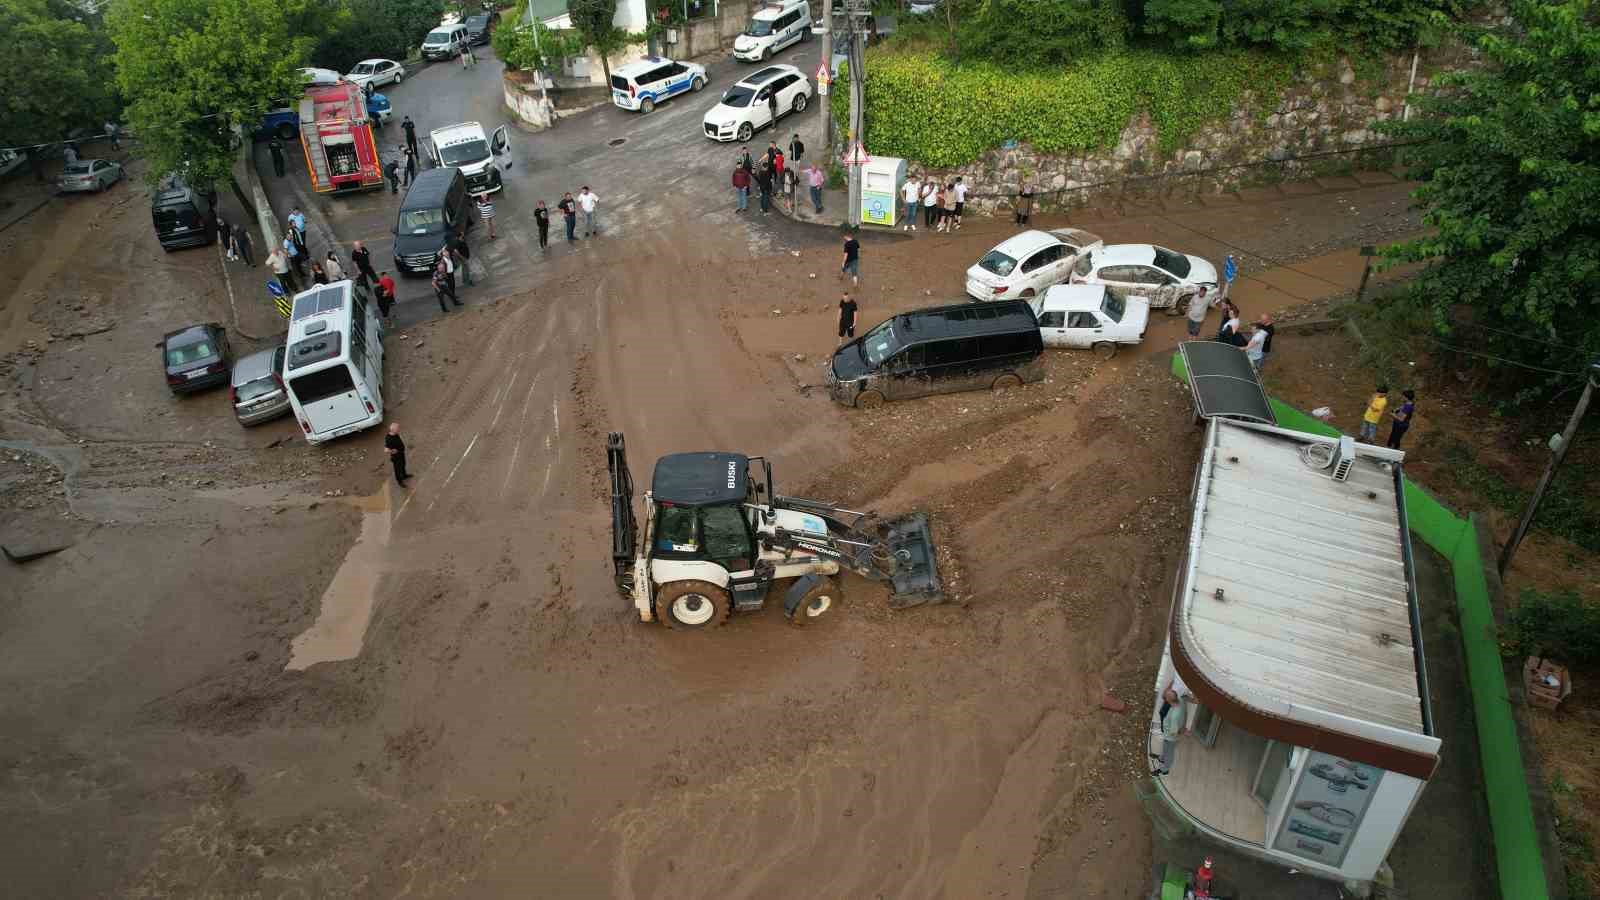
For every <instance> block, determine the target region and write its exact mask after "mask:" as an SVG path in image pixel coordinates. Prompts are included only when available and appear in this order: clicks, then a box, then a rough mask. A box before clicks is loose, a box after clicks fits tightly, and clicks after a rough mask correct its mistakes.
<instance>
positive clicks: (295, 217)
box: [289, 206, 306, 253]
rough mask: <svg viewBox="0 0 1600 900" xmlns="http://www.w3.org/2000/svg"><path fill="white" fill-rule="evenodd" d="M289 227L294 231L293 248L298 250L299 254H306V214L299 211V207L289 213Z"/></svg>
mask: <svg viewBox="0 0 1600 900" xmlns="http://www.w3.org/2000/svg"><path fill="white" fill-rule="evenodd" d="M289 226H290V227H291V228H293V229H294V243H295V246H297V247H299V248H300V252H301V253H304V252H306V214H305V213H303V212H301V211H300V207H298V206H296V207H295V208H294V211H293V212H291V213H289Z"/></svg>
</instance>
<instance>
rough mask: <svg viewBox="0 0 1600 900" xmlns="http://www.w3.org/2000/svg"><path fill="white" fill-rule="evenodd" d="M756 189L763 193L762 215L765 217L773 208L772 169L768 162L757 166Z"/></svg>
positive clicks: (764, 161)
mask: <svg viewBox="0 0 1600 900" xmlns="http://www.w3.org/2000/svg"><path fill="white" fill-rule="evenodd" d="M756 187H757V188H758V189H759V190H760V191H761V214H762V215H763V216H764V215H766V214H767V211H768V210H770V209H771V208H772V167H771V166H769V165H767V161H766V160H762V161H761V164H760V165H758V166H756Z"/></svg>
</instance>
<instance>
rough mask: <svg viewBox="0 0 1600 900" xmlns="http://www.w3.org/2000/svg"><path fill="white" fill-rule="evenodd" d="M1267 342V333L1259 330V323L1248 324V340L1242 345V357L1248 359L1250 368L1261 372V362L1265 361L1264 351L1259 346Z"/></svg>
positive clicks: (1258, 372)
mask: <svg viewBox="0 0 1600 900" xmlns="http://www.w3.org/2000/svg"><path fill="white" fill-rule="evenodd" d="M1266 344H1267V333H1266V332H1265V331H1262V330H1261V326H1260V325H1252V326H1250V340H1249V341H1247V342H1246V343H1245V345H1244V357H1245V359H1248V360H1250V368H1252V369H1255V370H1256V374H1257V375H1260V374H1261V364H1262V363H1263V362H1264V361H1265V359H1266V355H1265V351H1263V350H1262V349H1261V348H1262V347H1265V346H1266Z"/></svg>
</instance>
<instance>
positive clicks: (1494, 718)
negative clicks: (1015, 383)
mask: <svg viewBox="0 0 1600 900" xmlns="http://www.w3.org/2000/svg"><path fill="white" fill-rule="evenodd" d="M1172 373H1173V374H1174V375H1176V376H1177V377H1178V378H1180V379H1183V380H1184V381H1187V380H1188V373H1187V372H1186V371H1185V370H1184V366H1183V357H1182V356H1181V355H1180V354H1177V353H1174V354H1172ZM1269 399H1270V400H1271V402H1272V411H1273V414H1274V415H1276V416H1277V418H1278V425H1279V426H1280V427H1282V428H1287V429H1289V430H1291V431H1299V432H1302V433H1305V434H1315V435H1321V436H1323V437H1334V436H1337V435H1338V434H1339V433H1340V432H1339V430H1338V429H1337V428H1333V427H1332V426H1330V425H1328V424H1327V423H1326V422H1323V421H1321V420H1320V419H1314V418H1312V417H1311V416H1309V415H1306V414H1305V413H1303V412H1301V411H1300V410H1298V409H1295V408H1294V407H1292V406H1290V405H1288V404H1286V403H1283V402H1281V401H1279V400H1277V399H1276V398H1269ZM1405 500H1406V521H1407V522H1408V524H1409V525H1410V526H1411V533H1412V534H1414V535H1416V536H1417V537H1419V538H1421V539H1422V542H1423V543H1425V544H1427V545H1428V546H1429V547H1432V548H1433V549H1434V551H1435V552H1437V553H1438V554H1439V555H1440V556H1442V557H1444V558H1445V559H1446V560H1448V561H1449V562H1450V571H1451V573H1452V575H1453V577H1454V580H1455V590H1456V607H1457V609H1458V610H1459V611H1460V614H1461V644H1462V647H1463V649H1464V650H1465V651H1466V657H1467V684H1468V685H1469V687H1470V688H1471V691H1472V706H1473V719H1474V721H1476V723H1477V726H1478V753H1479V755H1480V756H1481V757H1482V766H1483V783H1484V793H1485V795H1486V797H1487V799H1488V805H1489V827H1490V828H1491V829H1492V830H1493V832H1494V852H1495V863H1496V865H1497V866H1498V868H1499V875H1500V896H1501V897H1502V898H1504V900H1548V897H1549V896H1550V893H1549V888H1548V886H1547V885H1546V882H1545V874H1544V860H1543V857H1541V856H1540V853H1539V838H1538V834H1537V832H1536V831H1535V829H1534V824H1533V801H1532V800H1531V799H1530V798H1529V797H1528V778H1527V774H1526V772H1525V771H1524V769H1523V767H1522V749H1521V746H1520V745H1519V743H1518V740H1517V723H1516V721H1515V719H1514V718H1513V717H1512V713H1511V696H1510V694H1509V693H1508V692H1507V690H1506V679H1505V670H1504V668H1503V666H1502V664H1501V662H1500V643H1499V640H1498V638H1497V637H1496V635H1495V623H1494V611H1493V609H1492V608H1491V607H1490V605H1489V584H1488V582H1487V581H1486V580H1485V579H1484V577H1483V558H1482V557H1481V556H1480V555H1479V553H1478V530H1477V526H1476V525H1475V524H1474V523H1473V521H1472V518H1471V517H1470V516H1469V517H1468V518H1465V519H1463V518H1461V517H1460V516H1458V515H1456V514H1455V513H1454V512H1451V511H1450V509H1449V508H1447V507H1446V506H1445V505H1444V504H1442V503H1440V502H1439V501H1438V500H1435V499H1434V498H1433V495H1431V494H1429V493H1428V492H1427V491H1425V490H1423V489H1422V488H1421V487H1420V486H1419V485H1417V484H1416V483H1415V482H1413V481H1411V480H1410V479H1409V478H1408V479H1406V480H1405Z"/></svg>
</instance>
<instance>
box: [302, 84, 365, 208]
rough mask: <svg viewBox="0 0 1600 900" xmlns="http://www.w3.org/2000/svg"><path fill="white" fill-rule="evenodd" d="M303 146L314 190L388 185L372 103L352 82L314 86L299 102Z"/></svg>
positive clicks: (319, 191) (360, 189)
mask: <svg viewBox="0 0 1600 900" xmlns="http://www.w3.org/2000/svg"><path fill="white" fill-rule="evenodd" d="M300 145H301V147H302V148H304V150H305V152H306V170H307V171H309V172H310V173H311V189H312V190H314V191H317V192H318V193H333V192H338V191H373V190H378V189H379V188H381V187H383V162H382V160H380V159H379V158H378V144H377V141H376V140H374V138H373V136H372V122H371V121H370V120H369V119H368V117H367V102H366V98H365V97H364V96H363V95H362V92H361V88H360V86H358V85H355V84H351V83H350V82H348V81H340V82H338V83H337V84H330V85H323V86H318V87H309V88H307V89H306V94H305V97H304V98H302V99H301V100H300Z"/></svg>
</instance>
